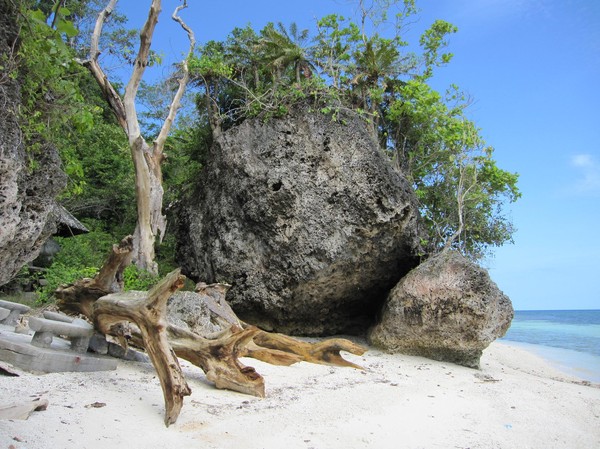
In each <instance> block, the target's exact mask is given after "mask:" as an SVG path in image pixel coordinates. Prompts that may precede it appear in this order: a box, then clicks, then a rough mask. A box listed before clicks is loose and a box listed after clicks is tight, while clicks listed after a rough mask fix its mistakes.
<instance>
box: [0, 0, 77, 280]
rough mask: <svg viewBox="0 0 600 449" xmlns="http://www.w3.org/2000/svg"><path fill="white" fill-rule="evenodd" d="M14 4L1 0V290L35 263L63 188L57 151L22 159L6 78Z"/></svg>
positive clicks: (15, 88)
mask: <svg viewBox="0 0 600 449" xmlns="http://www.w3.org/2000/svg"><path fill="white" fill-rule="evenodd" d="M16 14H17V10H16V7H15V3H14V2H10V1H6V0H0V62H1V61H4V62H2V63H1V64H0V65H1V66H2V68H0V79H1V80H2V82H1V84H2V85H1V86H0V87H1V88H2V89H1V90H2V92H1V94H0V96H1V98H2V107H1V108H0V285H4V284H5V283H7V282H8V281H9V280H10V279H11V278H12V277H13V276H14V275H15V274H16V273H17V272H18V271H19V269H20V268H21V267H22V266H23V265H24V264H25V263H27V262H29V261H31V260H33V259H35V257H36V256H37V255H38V253H39V250H40V248H41V247H42V245H43V244H44V242H45V241H46V239H47V238H48V237H49V236H50V235H52V234H53V233H54V232H55V231H56V217H55V215H54V211H55V210H56V202H55V200H54V198H55V197H56V196H57V195H58V193H59V192H60V191H61V190H62V189H63V188H64V187H65V185H66V176H65V175H64V173H63V172H62V171H61V169H60V167H61V163H60V160H59V157H58V154H57V153H56V150H55V149H54V148H51V147H48V146H46V147H44V148H42V149H40V150H39V151H36V152H35V153H32V154H26V150H25V148H24V146H23V143H22V141H23V139H22V135H21V130H20V128H19V123H18V116H19V114H18V109H19V104H20V101H21V98H20V88H19V84H18V81H17V80H15V79H12V78H11V77H10V76H7V73H6V72H5V71H6V70H8V69H10V68H11V67H10V63H9V62H10V61H12V60H13V59H11V55H12V56H14V55H13V52H14V51H16V48H17V46H16V45H15V42H16V39H17V34H18V25H17V21H16V17H17V15H16ZM5 63H6V64H5Z"/></svg>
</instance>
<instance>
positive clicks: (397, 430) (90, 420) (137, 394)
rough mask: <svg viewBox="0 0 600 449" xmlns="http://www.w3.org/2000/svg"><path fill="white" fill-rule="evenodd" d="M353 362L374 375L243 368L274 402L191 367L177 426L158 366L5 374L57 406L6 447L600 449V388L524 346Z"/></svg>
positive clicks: (4, 432)
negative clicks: (442, 358) (461, 356)
mask: <svg viewBox="0 0 600 449" xmlns="http://www.w3.org/2000/svg"><path fill="white" fill-rule="evenodd" d="M347 358H348V359H350V360H352V361H354V362H356V363H358V364H361V365H362V366H364V367H365V370H364V371H361V370H355V369H351V368H337V367H329V366H322V365H312V364H308V363H299V364H297V365H294V366H291V367H277V366H271V365H267V364H265V363H262V362H259V361H256V360H251V359H245V360H244V362H245V363H247V364H249V365H251V366H254V367H256V369H257V371H258V372H259V373H261V374H262V375H263V376H264V377H265V380H266V386H267V397H266V398H265V399H259V398H255V397H250V396H245V395H242V394H239V393H234V392H229V391H223V390H216V389H215V388H213V387H212V386H211V385H209V384H207V383H206V381H205V378H204V374H203V373H202V372H201V371H200V370H199V369H198V368H196V367H194V366H192V365H190V364H189V363H187V362H186V361H182V366H183V369H184V373H185V374H186V378H187V380H188V383H189V384H190V386H191V388H192V390H193V392H192V395H191V396H190V397H187V398H185V402H184V406H183V409H182V411H181V415H180V416H179V419H178V421H177V423H175V424H174V425H172V426H171V427H169V428H166V427H165V426H164V424H163V414H164V406H163V397H162V391H161V388H160V385H159V382H158V379H157V378H156V376H155V374H154V371H153V368H152V366H151V365H145V364H139V363H132V362H120V363H119V367H118V369H117V370H116V371H109V372H95V373H57V374H46V375H41V376H36V375H32V374H23V375H22V376H20V377H6V376H0V403H6V402H12V401H17V400H28V399H33V398H35V397H43V398H46V399H48V401H49V406H48V408H47V410H45V411H39V412H34V413H33V414H32V415H31V416H30V417H29V419H27V420H13V421H11V420H1V421H0V449H8V448H57V449H58V448H78V449H85V448H171V449H172V448H188V447H190V448H191V447H198V448H218V449H229V448H236V449H237V448H241V447H243V448H248V449H254V448H257V449H258V448H264V449H267V448H273V449H275V448H277V449H281V448H284V449H296V448H298V449H310V448H314V449H331V448H340V449H341V448H344V449H353V448H357V449H358V448H377V449H386V448H390V449H391V448H394V449H398V448H409V449H412V448H427V449H429V448H470V449H475V448H482V449H483V448H485V449H504V448H506V449H508V448H510V449H516V448H540V449H542V448H543V449H549V448H561V449H564V448H570V449H575V448H586V449H587V448H589V449H592V448H599V447H600V387H599V386H598V385H591V386H590V385H585V384H582V383H576V382H574V379H569V378H567V377H566V376H565V375H563V374H562V373H559V372H557V371H555V370H553V369H552V368H551V367H550V366H549V365H547V364H546V363H545V362H544V361H543V360H542V359H540V358H538V357H537V356H535V355H533V354H531V353H528V352H526V351H524V350H522V349H520V348H515V347H511V346H508V345H506V344H504V343H498V342H497V343H494V344H492V345H491V346H490V348H488V350H487V351H486V352H485V354H484V357H483V358H482V369H481V370H479V371H478V370H473V369H469V368H464V367H460V366H456V365H452V364H448V363H442V362H435V361H431V360H428V359H424V358H420V357H410V356H404V355H389V354H385V353H382V352H379V351H376V350H372V349H371V350H369V351H368V352H367V353H366V354H365V355H363V356H361V357H356V356H351V355H347ZM93 403H103V404H106V405H105V406H102V407H99V408H96V407H92V406H91V404H93Z"/></svg>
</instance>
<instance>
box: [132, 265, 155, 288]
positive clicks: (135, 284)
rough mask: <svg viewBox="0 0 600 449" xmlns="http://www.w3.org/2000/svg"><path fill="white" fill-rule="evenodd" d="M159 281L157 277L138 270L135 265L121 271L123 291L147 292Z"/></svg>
mask: <svg viewBox="0 0 600 449" xmlns="http://www.w3.org/2000/svg"><path fill="white" fill-rule="evenodd" d="M159 280H160V277H159V276H155V275H153V274H152V273H148V272H147V271H144V270H140V269H139V268H138V267H136V266H135V265H129V266H128V267H127V268H125V270H124V271H123V281H124V284H125V285H124V290H125V291H129V290H140V291H144V290H149V289H151V288H152V287H153V286H154V284H156V283H157V282H158V281H159Z"/></svg>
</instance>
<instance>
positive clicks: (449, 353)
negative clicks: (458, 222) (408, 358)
mask: <svg viewBox="0 0 600 449" xmlns="http://www.w3.org/2000/svg"><path fill="white" fill-rule="evenodd" d="M513 314H514V312H513V308H512V304H511V302H510V299H509V298H508V297H507V296H506V295H504V294H503V293H502V292H501V291H500V290H499V289H498V287H497V286H496V284H495V283H494V282H492V280H491V279H490V276H489V274H488V273H487V271H486V270H484V269H483V268H481V267H479V266H477V265H475V264H474V263H473V262H471V261H469V260H467V259H466V258H465V257H463V256H462V255H460V254H459V253H455V252H449V253H441V254H437V255H435V256H432V257H431V258H429V259H428V260H427V261H425V262H424V263H422V264H421V265H419V266H418V267H417V268H415V269H414V270H413V271H411V272H410V273H409V274H408V275H406V276H405V277H404V278H403V279H402V280H401V281H400V283H399V284H398V285H397V286H396V287H395V288H394V289H393V290H392V291H391V293H390V295H389V297H388V299H387V301H386V303H385V306H384V308H383V312H382V314H381V319H380V321H379V322H378V323H377V325H376V326H374V328H373V329H372V330H371V331H370V333H369V340H370V342H371V343H372V344H374V345H375V346H378V347H381V348H383V349H386V350H388V351H393V352H401V353H405V354H412V355H420V356H424V357H429V358H432V359H435V360H444V361H448V362H453V363H457V364H460V365H465V366H470V367H474V368H476V367H479V359H480V357H481V354H482V352H483V350H484V349H485V348H487V346H488V345H489V344H490V343H491V342H493V341H494V340H495V339H497V338H499V337H502V336H503V335H504V334H505V333H506V331H507V330H508V327H509V326H510V322H511V320H512V318H513Z"/></svg>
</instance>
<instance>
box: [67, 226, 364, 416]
mask: <svg viewBox="0 0 600 449" xmlns="http://www.w3.org/2000/svg"><path fill="white" fill-rule="evenodd" d="M132 250H133V244H132V238H131V236H128V237H126V238H124V239H123V240H122V241H121V243H120V244H119V245H114V246H113V249H112V252H111V253H110V255H109V257H108V259H107V260H106V263H105V264H104V265H103V267H102V268H101V270H100V271H99V273H98V274H97V275H96V276H95V277H94V278H93V279H90V278H84V279H80V280H79V281H77V282H75V283H73V284H69V285H63V286H61V287H60V288H58V289H57V291H56V292H55V296H56V298H57V302H56V304H57V306H58V308H59V309H60V310H61V311H63V312H65V313H67V314H71V315H83V316H85V317H86V318H88V319H89V320H90V322H92V323H93V324H94V327H95V329H96V330H97V331H98V332H101V333H102V334H104V335H106V336H107V337H109V338H110V337H112V338H113V339H116V341H118V342H119V344H121V345H122V346H124V347H127V345H128V344H134V345H136V346H139V347H143V348H145V350H146V352H147V353H148V356H149V357H150V360H151V361H152V364H153V365H154V368H155V369H156V372H157V374H158V377H159V379H160V383H161V387H162V390H163V395H164V400H165V424H166V425H167V426H169V425H170V424H172V423H174V422H175V421H176V420H177V417H178V416H179V413H180V411H181V407H182V405H183V398H184V397H185V396H188V395H190V393H191V390H190V388H189V386H188V384H187V382H186V381H185V378H184V376H183V374H182V372H181V368H180V365H179V362H178V358H177V357H181V358H183V359H186V360H188V361H190V362H191V363H193V364H194V365H196V366H198V367H200V368H201V369H202V370H203V371H204V372H205V374H206V377H207V379H208V380H209V381H211V382H213V383H214V384H215V386H216V387H217V388H225V389H230V390H234V391H238V392H241V393H246V394H250V395H254V396H259V397H264V396H265V383H264V379H263V377H262V376H261V375H260V374H258V373H257V372H256V371H255V370H254V368H252V367H249V366H244V365H243V364H242V363H241V362H240V361H239V358H240V357H252V358H255V359H257V360H262V361H265V362H268V363H271V364H275V365H284V366H286V365H291V364H293V363H296V362H300V361H306V362H311V363H319V364H327V365H336V366H349V367H354V368H360V366H358V365H355V364H354V363H352V362H349V361H347V360H345V359H344V358H343V357H342V356H341V355H340V351H346V352H349V353H352V354H355V355H362V354H363V353H364V352H365V349H364V348H363V347H361V346H360V345H357V344H355V343H353V342H351V341H349V340H345V339H340V338H336V339H329V340H325V341H321V342H318V343H307V342H304V341H300V340H297V339H294V338H292V337H289V336H286V335H282V334H275V333H269V332H265V331H262V330H260V329H258V328H256V327H254V326H251V325H248V324H246V323H243V322H241V321H240V320H239V319H237V317H235V316H233V318H232V312H230V313H229V314H228V315H225V314H224V315H223V316H222V318H223V320H225V321H226V322H227V323H231V325H230V326H229V328H228V329H226V330H225V331H223V332H221V333H220V334H218V335H216V336H213V337H212V338H205V337H202V336H200V335H198V334H196V333H194V332H191V331H189V330H187V329H183V328H181V327H177V326H175V325H173V324H171V323H169V322H167V319H166V305H167V301H168V299H169V298H170V297H171V295H172V294H173V293H174V292H175V291H177V290H178V289H180V288H181V287H182V286H183V285H184V280H185V277H184V276H183V275H181V274H180V271H179V270H175V271H173V272H171V273H170V274H169V275H167V276H166V277H165V278H164V279H163V280H161V281H160V282H159V283H158V284H157V285H156V286H155V287H154V288H152V289H151V290H150V291H148V292H123V291H122V290H123V270H124V269H125V267H126V266H127V265H128V264H129V263H130V261H131V254H132ZM200 288H203V287H200ZM224 291H226V289H225V290H224ZM223 294H224V293H223Z"/></svg>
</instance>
